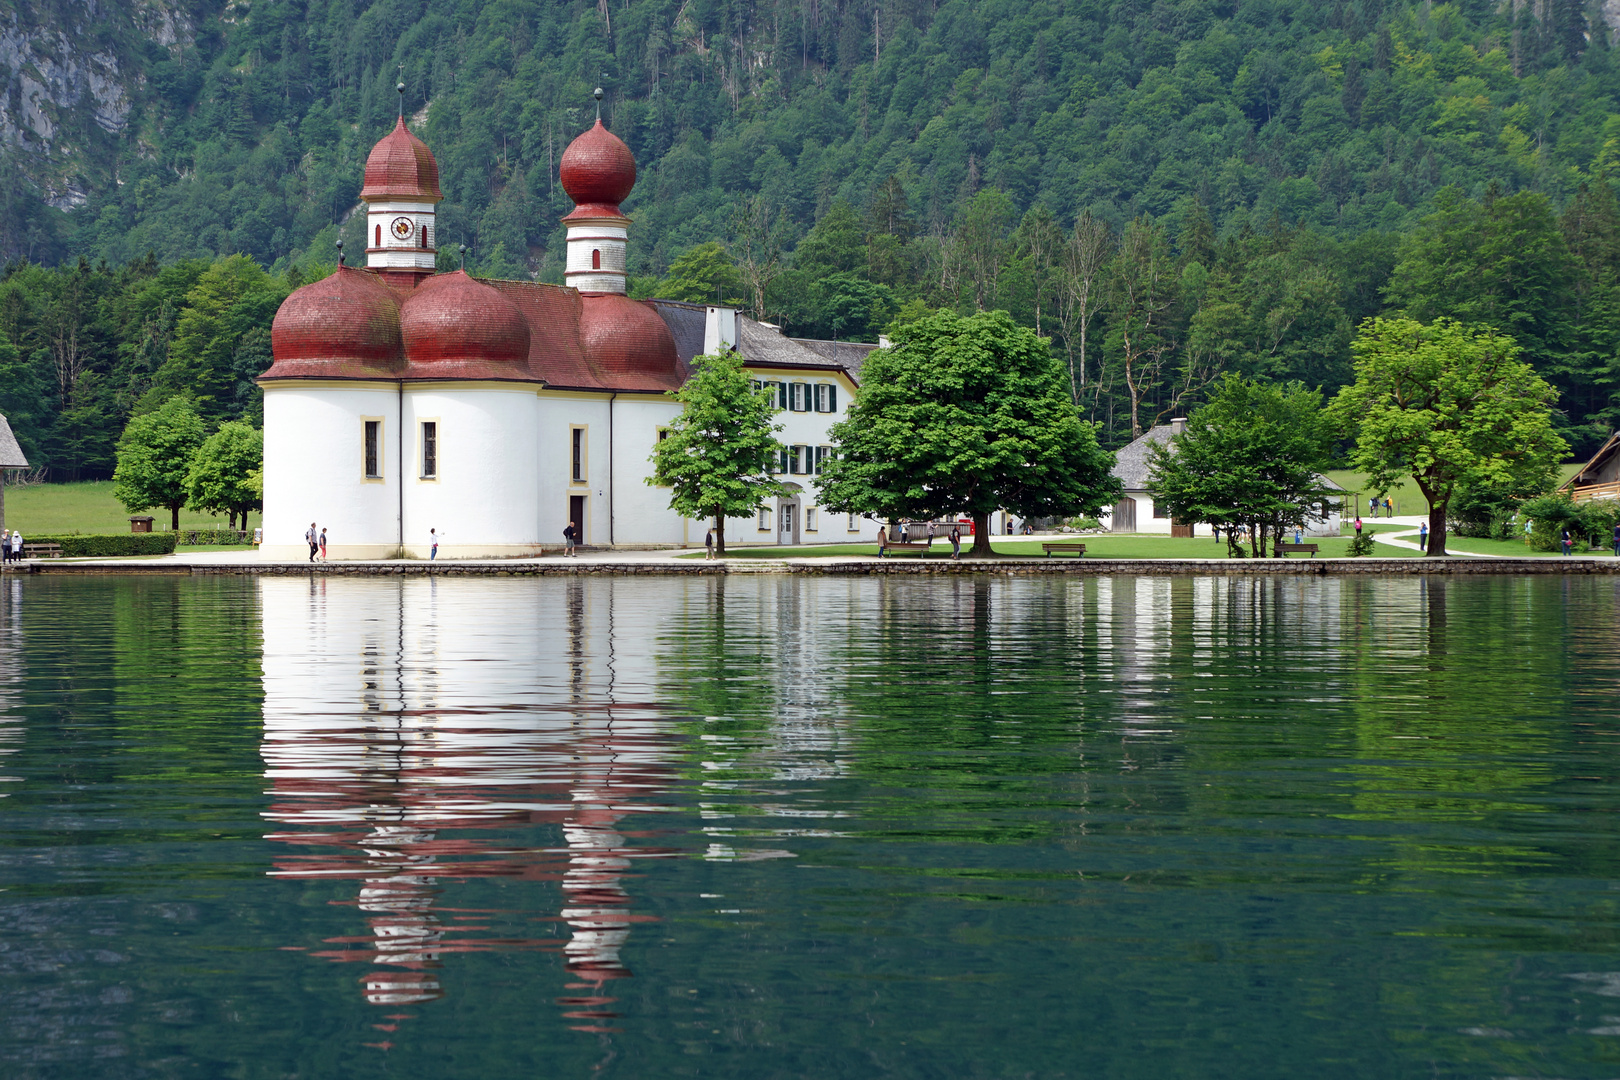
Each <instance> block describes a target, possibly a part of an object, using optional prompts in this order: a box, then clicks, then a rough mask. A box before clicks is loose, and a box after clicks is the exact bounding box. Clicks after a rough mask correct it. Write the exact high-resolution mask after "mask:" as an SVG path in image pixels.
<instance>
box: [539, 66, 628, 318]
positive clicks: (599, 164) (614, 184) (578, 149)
mask: <svg viewBox="0 0 1620 1080" xmlns="http://www.w3.org/2000/svg"><path fill="white" fill-rule="evenodd" d="M596 102H597V104H596V126H594V127H593V128H591V129H590V130H589V131H587V132H585V134H583V135H581V136H580V137H579V138H577V139H575V140H574V141H573V142H571V143H569V144H568V149H567V150H565V151H563V156H562V161H561V162H560V163H559V168H558V172H559V173H560V174H561V180H562V186H563V190H564V191H566V192H568V197H569V198H570V199H573V200H574V209H573V211H572V212H571V213H569V214H568V216H566V217H564V218H563V225H565V226H566V227H567V229H568V263H567V267H566V269H564V271H563V279H564V280H565V281H566V282H567V283H568V284H569V285H572V286H573V287H574V288H576V289H578V290H579V291H580V292H582V293H618V294H619V295H621V296H622V295H624V293H625V280H624V277H625V247H626V244H627V243H628V241H629V236H630V219H629V218H627V217H625V216H624V212H623V211H622V210H620V209H619V203H621V202H623V201H624V200H625V199H626V198H628V197H629V195H630V190H631V188H633V187H635V185H636V158H635V155H634V154H632V153H631V152H630V148H629V147H628V146H626V145H625V144H624V142H623V140H621V139H620V138H619V137H618V136H617V135H614V134H613V133H612V132H610V131H609V130H608V129H607V128H605V127H603V126H602V90H601V88H600V87H598V88H597V91H596Z"/></svg>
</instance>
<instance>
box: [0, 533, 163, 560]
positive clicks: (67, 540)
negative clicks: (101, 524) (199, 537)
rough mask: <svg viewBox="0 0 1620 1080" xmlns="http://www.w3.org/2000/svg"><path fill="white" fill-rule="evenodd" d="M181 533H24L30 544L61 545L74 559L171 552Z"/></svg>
mask: <svg viewBox="0 0 1620 1080" xmlns="http://www.w3.org/2000/svg"><path fill="white" fill-rule="evenodd" d="M179 538H180V534H179V533H174V532H157V533H114V534H113V535H111V536H81V535H78V534H74V535H72V536H25V537H23V542H24V543H28V544H61V545H62V554H63V555H64V556H71V557H75V558H91V559H108V558H116V557H118V556H121V555H172V554H174V545H175V541H176V540H178V539H179Z"/></svg>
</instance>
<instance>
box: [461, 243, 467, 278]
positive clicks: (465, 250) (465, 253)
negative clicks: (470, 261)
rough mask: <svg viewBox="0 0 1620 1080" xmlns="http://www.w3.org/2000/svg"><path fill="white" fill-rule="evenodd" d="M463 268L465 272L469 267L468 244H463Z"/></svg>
mask: <svg viewBox="0 0 1620 1080" xmlns="http://www.w3.org/2000/svg"><path fill="white" fill-rule="evenodd" d="M461 269H462V270H463V271H464V272H465V271H466V269H467V245H466V244H462V245H461Z"/></svg>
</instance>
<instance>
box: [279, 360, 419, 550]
mask: <svg viewBox="0 0 1620 1080" xmlns="http://www.w3.org/2000/svg"><path fill="white" fill-rule="evenodd" d="M398 410H399V396H398V392H397V391H396V390H395V389H394V388H393V387H391V386H385V385H381V384H365V383H349V384H344V385H341V386H332V387H328V386H319V385H293V386H282V385H276V384H274V383H272V384H269V385H267V386H266V387H265V390H264V544H263V545H262V546H261V548H260V551H261V553H262V554H263V555H264V557H265V558H268V559H305V558H308V557H309V548H308V547H307V546H306V545H305V543H304V532H305V531H306V530H307V529H308V528H309V523H310V522H311V521H314V522H315V523H316V527H317V528H322V527H324V528H325V529H326V530H327V538H328V541H329V543H330V546H329V548H328V555H329V557H330V558H333V559H374V558H381V557H383V556H384V555H387V554H389V553H391V552H393V551H395V550H397V549H398V547H399V477H400V471H399V438H398V435H399V426H398V425H399V412H398ZM366 419H380V420H381V421H382V431H381V436H382V438H381V442H382V447H381V450H382V478H381V479H380V480H369V479H367V478H366V477H365V476H364V469H365V461H364V445H363V440H364V430H363V427H362V425H363V423H364V420H366Z"/></svg>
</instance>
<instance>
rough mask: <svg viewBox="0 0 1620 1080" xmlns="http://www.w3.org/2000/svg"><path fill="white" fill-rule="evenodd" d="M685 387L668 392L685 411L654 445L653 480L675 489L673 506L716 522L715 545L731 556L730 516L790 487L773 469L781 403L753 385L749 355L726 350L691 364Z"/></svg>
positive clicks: (743, 513) (747, 511) (683, 513)
mask: <svg viewBox="0 0 1620 1080" xmlns="http://www.w3.org/2000/svg"><path fill="white" fill-rule="evenodd" d="M692 368H693V374H692V377H691V378H690V379H688V380H687V382H686V385H685V386H682V387H681V388H680V389H679V390H674V391H671V392H670V394H669V396H670V397H672V398H674V399H675V400H676V401H679V402H680V403H681V404H682V405H683V406H684V408H683V409H682V410H681V414H680V415H679V416H677V417H676V418H675V420H674V421H673V422H672V423H671V424H670V426H669V431H668V433H667V434H666V435H665V436H664V437H663V438H662V439H660V440H659V442H658V445H657V446H656V447H655V448H654V449H653V453H652V458H651V459H650V460H651V461H652V464H653V475H652V476H650V477H648V478H647V483H648V484H649V485H651V486H654V487H667V488H670V489H671V490H670V495H669V505H670V509H672V510H674V511H675V512H676V513H678V514H680V515H681V516H682V517H688V518H697V519H699V520H702V519H704V518H708V519H710V520H712V521H713V522H714V531H715V539H716V546H717V549H718V550H719V553H720V554H721V555H724V554H725V553H726V518H728V517H747V516H748V515H750V514H752V513H754V512H755V511H756V510H758V509H759V508H760V506H761V505H763V504H764V502H765V500H766V499H770V498H774V497H775V496H777V495H780V494H783V493H785V492H786V491H787V490H788V487H787V485H786V484H784V483H782V482H781V481H780V480H776V479H774V478H772V477H771V475H770V474H769V473H768V472H767V471H766V466H767V463H768V462H769V461H770V460H771V459H772V458H773V457H774V456H775V454H776V453H777V451H778V450H780V449H781V444H780V443H778V442H777V440H776V435H775V433H776V432H777V431H779V430H780V429H781V426H782V425H780V424H777V423H774V422H773V420H772V417H773V416H774V415H775V405H774V403H773V400H772V397H771V393H770V391H768V390H765V389H763V388H759V387H756V386H754V384H753V382H752V381H751V380H750V379H749V378H748V372H747V371H746V370H744V368H743V364H742V356H741V355H740V354H738V353H736V352H733V351H730V350H727V351H725V352H722V353H720V354H719V355H717V356H699V357H697V358H695V359H694V360H693V361H692Z"/></svg>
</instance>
